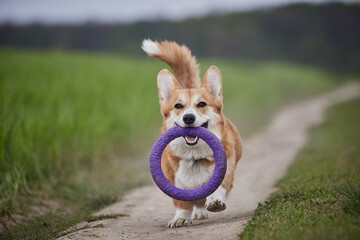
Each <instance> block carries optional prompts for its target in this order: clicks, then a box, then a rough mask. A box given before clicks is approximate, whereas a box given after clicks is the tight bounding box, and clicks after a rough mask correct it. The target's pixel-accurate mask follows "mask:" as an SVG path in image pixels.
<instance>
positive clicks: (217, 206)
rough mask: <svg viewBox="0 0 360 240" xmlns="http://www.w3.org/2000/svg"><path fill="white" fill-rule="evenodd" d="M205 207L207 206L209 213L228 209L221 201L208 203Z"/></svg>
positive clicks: (216, 200)
mask: <svg viewBox="0 0 360 240" xmlns="http://www.w3.org/2000/svg"><path fill="white" fill-rule="evenodd" d="M205 206H206V210H208V211H209V212H221V211H224V210H225V209H226V204H225V202H223V201H221V200H219V199H215V200H212V201H206V203H205Z"/></svg>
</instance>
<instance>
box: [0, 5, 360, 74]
mask: <svg viewBox="0 0 360 240" xmlns="http://www.w3.org/2000/svg"><path fill="white" fill-rule="evenodd" d="M144 38H151V39H157V40H162V39H168V40H176V41H177V42H180V43H184V44H186V45H188V46H189V47H190V49H192V50H193V52H194V54H195V55H197V56H203V57H221V58H237V57H240V58H246V59H250V60H280V61H292V62H298V63H302V64H308V65H315V66H318V67H323V68H326V69H328V70H331V71H333V72H338V73H359V72H360V44H359V43H360V4H357V5H344V4H341V3H329V4H321V5H309V4H295V5H288V6H285V7H281V8H276V9H267V10H261V11H260V10H259V11H252V12H247V13H234V14H229V15H217V16H210V17H206V18H199V19H189V20H185V21H182V22H169V21H153V22H138V23H134V24H129V25H124V24H99V23H95V22H89V23H87V24H83V25H76V26H73V25H57V26H47V25H41V24H32V25H27V26H16V25H12V24H10V23H8V24H3V25H2V26H1V27H0V45H2V46H16V47H27V48H28V47H29V48H54V49H78V50H86V51H107V52H112V53H121V54H131V55H137V54H143V53H142V52H141V50H140V48H139V46H140V43H141V41H142V40H143V39H144Z"/></svg>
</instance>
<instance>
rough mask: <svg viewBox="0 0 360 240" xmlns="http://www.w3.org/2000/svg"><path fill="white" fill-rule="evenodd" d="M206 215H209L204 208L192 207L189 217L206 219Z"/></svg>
mask: <svg viewBox="0 0 360 240" xmlns="http://www.w3.org/2000/svg"><path fill="white" fill-rule="evenodd" d="M208 217H209V216H208V213H207V212H206V209H205V208H197V207H194V210H193V213H192V216H191V219H195V220H200V219H206V218H208Z"/></svg>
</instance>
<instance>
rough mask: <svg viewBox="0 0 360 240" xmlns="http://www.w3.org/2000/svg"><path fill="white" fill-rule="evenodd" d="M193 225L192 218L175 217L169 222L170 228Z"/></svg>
mask: <svg viewBox="0 0 360 240" xmlns="http://www.w3.org/2000/svg"><path fill="white" fill-rule="evenodd" d="M190 225H191V219H187V218H182V217H179V218H177V217H174V219H173V220H171V221H170V222H169V223H168V227H169V228H177V227H187V226H190Z"/></svg>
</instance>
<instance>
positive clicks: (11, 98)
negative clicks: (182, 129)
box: [0, 49, 336, 237]
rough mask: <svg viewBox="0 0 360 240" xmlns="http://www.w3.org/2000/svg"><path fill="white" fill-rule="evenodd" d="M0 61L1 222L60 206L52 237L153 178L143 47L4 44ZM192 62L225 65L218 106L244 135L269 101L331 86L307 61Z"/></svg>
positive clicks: (154, 64) (259, 121)
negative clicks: (109, 51) (112, 49)
mask: <svg viewBox="0 0 360 240" xmlns="http://www.w3.org/2000/svg"><path fill="white" fill-rule="evenodd" d="M0 62H1V64H0V84H1V90H0V91H1V93H0V95H1V100H0V101H1V102H0V104H1V107H0V212H1V216H2V217H1V219H2V223H3V224H6V221H4V220H3V219H5V218H4V216H8V217H10V216H18V215H20V216H27V217H29V216H30V219H34V218H33V217H32V216H36V215H37V213H38V212H42V211H39V210H38V209H39V208H40V209H42V208H45V209H54V205H56V206H58V205H59V206H58V207H57V208H56V210H53V212H51V213H49V214H51V220H49V221H48V223H47V225H46V226H47V227H46V229H47V231H45V230H44V229H43V230H42V232H45V233H48V232H51V234H52V235H51V236H56V234H58V232H59V231H60V230H61V229H64V228H66V226H68V225H69V224H72V223H73V222H74V221H77V220H82V219H84V216H88V214H89V213H91V212H92V211H94V210H96V209H98V208H100V207H102V206H104V205H106V204H109V203H111V202H113V201H115V200H116V198H117V197H119V196H121V194H122V193H123V192H124V191H125V190H126V189H129V188H131V187H135V186H138V185H141V184H146V183H147V182H148V181H150V180H149V179H150V177H149V176H150V175H149V173H148V169H147V161H148V160H147V155H148V154H149V150H150V148H151V146H152V144H153V141H154V140H155V139H156V137H157V136H158V129H159V127H160V125H161V116H160V108H159V105H158V99H157V88H156V75H157V73H158V72H159V71H160V69H162V68H164V67H166V66H165V65H164V64H162V63H160V62H159V61H158V60H154V59H149V58H147V57H145V56H144V57H143V58H134V57H126V56H115V55H104V54H89V53H69V52H56V51H52V52H50V51H43V52H40V51H30V50H15V49H1V50H0ZM199 62H200V64H201V66H202V67H201V72H202V74H204V72H205V71H206V69H207V67H208V66H210V65H212V64H213V65H217V66H218V67H219V68H220V70H221V71H222V74H223V85H224V86H223V88H224V103H225V107H224V112H225V115H226V116H227V117H228V118H230V119H231V120H232V121H233V122H234V123H235V124H236V125H237V126H238V128H239V130H240V133H241V134H242V136H249V135H250V134H251V133H253V132H254V131H255V130H258V129H261V127H262V126H263V125H264V124H265V123H266V121H267V119H268V118H269V116H271V114H272V113H273V111H274V110H275V109H278V108H279V107H281V106H283V105H285V104H287V103H289V102H292V101H295V100H298V99H300V98H304V97H306V96H309V95H313V94H316V93H319V92H322V91H325V90H328V89H330V88H332V87H334V86H335V85H336V82H335V81H334V79H333V77H332V76H330V75H328V74H327V73H325V72H323V71H320V70H317V69H313V68H309V67H305V66H298V65H291V64H285V63H254V62H244V61H235V60H232V61H224V60H221V61H220V60H216V59H204V60H200V61H199ZM54 202H55V204H54ZM64 209H67V210H64ZM69 209H70V210H69ZM45 212H46V211H45ZM64 214H65V216H69V215H71V216H73V220H71V221H69V218H67V217H63V215H64ZM44 216H45V215H44ZM54 216H61V217H59V219H60V220H59V221H55V223H54V220H53V219H56V218H55V217H54ZM74 216H78V217H74ZM43 221H45V220H41V221H38V222H40V223H41V222H43ZM22 222H23V223H26V221H25V220H23V221H22ZM38 222H37V221H32V222H31V224H32V225H28V226H31V227H30V229H36V227H34V226H33V225H34V224H37V223H38ZM59 222H61V223H64V224H63V225H62V224H59ZM67 222H68V224H66V223H67ZM25 225H26V224H25ZM23 226H24V224H23ZM59 226H62V227H59ZM54 228H55V230H54ZM11 229H12V230H11V231H13V232H16V231H17V230H14V229H15V228H11ZM18 229H19V228H18ZM9 231H10V230H9ZM11 231H10V232H11ZM19 234H21V231H20V233H19ZM34 234H40V233H34ZM46 236H47V237H48V236H50V235H46Z"/></svg>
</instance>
